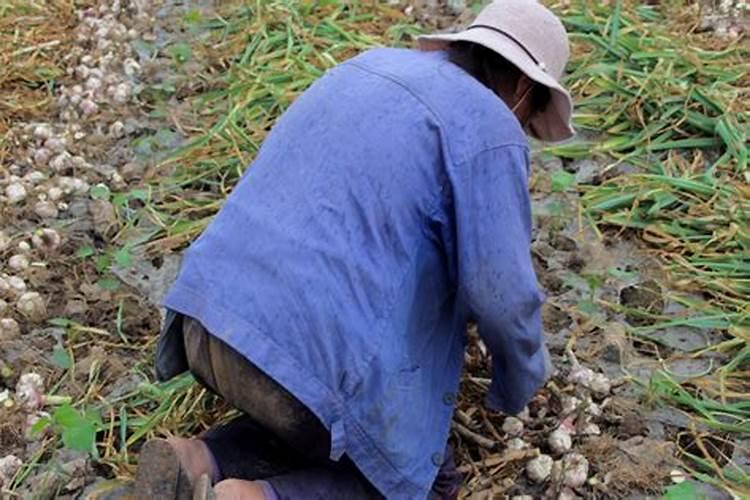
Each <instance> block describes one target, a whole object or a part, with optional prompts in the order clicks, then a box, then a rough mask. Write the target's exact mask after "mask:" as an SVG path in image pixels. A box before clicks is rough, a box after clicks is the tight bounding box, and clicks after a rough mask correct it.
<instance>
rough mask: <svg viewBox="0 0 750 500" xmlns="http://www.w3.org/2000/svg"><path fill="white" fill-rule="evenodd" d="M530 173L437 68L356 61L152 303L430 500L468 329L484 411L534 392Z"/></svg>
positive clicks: (484, 112)
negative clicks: (487, 357)
mask: <svg viewBox="0 0 750 500" xmlns="http://www.w3.org/2000/svg"><path fill="white" fill-rule="evenodd" d="M528 168H529V159H528V146H527V140H526V137H525V135H524V133H523V130H522V129H521V127H520V125H519V123H518V121H517V120H516V118H515V117H514V115H513V114H512V113H511V111H510V110H509V109H508V108H507V107H506V106H505V104H504V103H503V102H502V101H501V100H500V99H499V98H498V97H496V96H495V95H494V94H493V93H492V92H490V90H488V89H487V88H485V87H484V86H483V85H481V84H480V83H479V82H478V81H477V80H475V79H474V78H472V77H471V76H469V75H468V74H467V73H465V72H464V71H463V70H461V69H460V68H459V67H457V66H455V65H453V64H452V63H450V62H449V61H448V60H447V58H446V54H445V53H443V52H432V53H424V52H418V51H413V50H405V49H375V50H371V51H368V52H366V53H364V54H362V55H360V56H358V57H355V58H354V59H351V60H349V61H348V62H345V63H343V64H341V65H339V66H337V67H336V68H334V69H332V70H330V71H328V72H327V73H326V74H325V76H323V77H322V78H320V79H319V80H318V81H317V82H316V83H315V84H314V85H312V87H311V88H310V89H308V90H307V91H306V92H305V93H304V94H303V95H302V96H300V97H299V98H298V99H297V100H296V101H295V102H294V104H293V105H292V106H291V107H290V108H289V109H288V110H287V111H286V113H285V114H284V115H283V116H282V117H281V118H280V120H279V121H278V123H277V124H276V126H275V127H274V128H273V130H272V131H271V133H270V134H269V136H268V138H267V139H266V140H265V142H264V144H263V146H262V147H261V149H260V151H259V153H258V155H257V157H256V159H255V161H254V162H253V163H252V165H251V166H250V167H249V168H248V170H247V171H246V173H245V175H244V176H243V178H242V179H241V181H240V182H239V184H238V185H237V186H236V188H235V189H234V191H233V192H232V193H231V195H230V196H229V198H228V199H227V200H226V203H225V204H224V206H223V208H222V209H221V211H220V212H219V214H218V215H217V216H216V218H215V219H214V220H213V222H212V223H211V224H210V225H209V227H208V228H207V229H206V230H205V232H204V233H203V234H202V235H201V236H200V238H198V239H197V240H196V241H195V242H194V243H193V244H192V245H191V246H190V248H189V249H188V251H187V253H186V255H185V258H184V261H183V265H182V268H181V271H180V274H179V277H178V279H177V280H176V282H175V283H174V286H173V287H172V289H171V290H170V292H169V293H168V295H167V297H166V299H165V301H164V305H165V306H166V307H168V308H169V309H172V310H174V311H177V312H180V313H183V314H186V315H189V316H192V317H194V318H196V319H198V320H199V321H200V322H201V323H203V325H204V326H205V327H206V328H207V329H208V330H209V331H210V332H211V333H212V334H213V335H216V336H218V337H219V338H221V339H222V340H223V341H225V342H226V343H228V344H229V345H230V346H232V347H233V348H234V349H236V350H238V351H239V352H240V353H242V354H243V355H244V356H245V357H246V358H247V359H248V360H250V361H251V362H253V363H254V364H255V365H257V366H258V367H260V368H261V369H262V370H263V371H265V372H266V373H267V374H268V375H270V376H271V377H272V378H274V379H275V380H276V381H278V382H279V383H280V384H281V385H283V386H284V387H285V388H286V389H287V390H289V391H290V392H291V393H292V394H294V395H295V396H296V397H297V398H298V399H299V400H301V401H302V402H303V403H304V404H305V405H306V406H308V407H309V408H310V409H311V410H312V411H313V412H314V413H315V414H316V415H317V416H318V417H319V418H320V420H321V421H322V422H323V423H324V425H325V426H326V427H327V428H328V429H329V430H330V432H331V456H332V458H334V459H337V458H339V457H340V456H341V455H342V454H344V453H346V454H347V455H348V456H349V457H350V458H351V459H352V460H353V461H354V463H355V464H356V465H357V466H358V467H359V469H360V470H361V471H362V472H363V473H364V475H365V476H366V477H367V478H368V479H369V480H370V481H371V482H372V483H373V485H374V486H375V487H377V488H378V489H379V490H380V491H381V492H382V493H383V494H384V495H386V496H387V497H388V498H424V497H426V495H427V493H428V491H429V489H430V486H431V484H432V482H433V480H434V478H435V475H436V472H437V470H438V468H439V466H440V464H441V463H442V456H441V452H442V451H443V450H444V447H445V443H446V440H447V438H448V433H449V427H450V421H451V415H452V412H453V407H454V404H455V401H456V392H457V390H458V386H459V375H460V372H461V367H462V361H463V356H464V348H465V345H466V336H465V330H466V328H465V327H466V323H467V320H472V319H473V320H476V321H477V324H478V328H479V332H480V335H481V337H482V338H483V340H484V342H485V343H486V345H487V348H488V350H489V351H490V352H491V354H492V385H491V387H490V391H489V394H488V404H489V405H490V406H491V407H492V408H496V409H501V410H504V411H506V412H510V413H513V412H517V411H519V410H521V408H522V407H523V405H524V404H525V403H526V402H527V400H528V399H529V398H530V397H531V396H532V394H533V393H534V392H535V390H536V389H537V388H538V387H539V385H540V383H541V382H542V378H543V371H544V362H543V349H542V344H541V335H540V305H541V303H542V296H541V294H540V292H539V290H538V287H537V281H536V278H535V275H534V271H533V269H532V265H531V260H530V253H529V245H530V238H531V227H530V225H531V215H530V203H529V195H528V186H527V175H528ZM238 383H241V381H238Z"/></svg>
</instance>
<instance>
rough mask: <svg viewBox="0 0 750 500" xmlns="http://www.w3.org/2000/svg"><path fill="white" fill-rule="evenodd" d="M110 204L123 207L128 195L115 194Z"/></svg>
mask: <svg viewBox="0 0 750 500" xmlns="http://www.w3.org/2000/svg"><path fill="white" fill-rule="evenodd" d="M112 204H113V205H115V206H117V207H122V208H125V207H127V206H128V197H127V196H125V195H124V194H121V193H120V194H116V195H114V196H113V197H112Z"/></svg>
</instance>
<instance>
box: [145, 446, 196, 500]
mask: <svg viewBox="0 0 750 500" xmlns="http://www.w3.org/2000/svg"><path fill="white" fill-rule="evenodd" d="M135 495H136V498H143V499H148V500H192V497H193V495H192V488H191V486H190V481H189V479H188V476H187V474H186V473H185V471H184V470H183V469H182V467H181V466H180V460H179V458H177V454H176V453H175V451H174V448H172V446H171V445H170V444H169V443H168V442H167V441H166V440H164V439H154V440H152V441H148V442H147V443H146V444H145V445H143V448H142V449H141V453H140V454H139V456H138V471H137V472H136V475H135Z"/></svg>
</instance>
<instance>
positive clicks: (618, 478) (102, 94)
mask: <svg viewBox="0 0 750 500" xmlns="http://www.w3.org/2000/svg"><path fill="white" fill-rule="evenodd" d="M399 8H402V9H404V10H405V12H407V13H408V14H409V15H410V16H413V17H414V18H415V19H417V20H419V21H420V22H421V23H423V24H424V25H426V26H432V27H434V28H436V29H441V30H442V29H448V28H454V29H455V28H456V27H457V26H460V25H462V24H465V23H467V22H468V21H469V20H470V19H471V18H472V16H473V11H472V9H471V8H470V7H469V6H466V5H465V3H464V2H457V1H454V2H447V3H444V2H437V1H434V0H425V1H417V2H411V3H410V4H409V5H400V6H399ZM191 9H198V10H199V11H200V12H202V13H203V15H205V16H210V15H211V12H212V9H213V5H212V3H211V2H188V3H186V2H174V3H173V2H141V1H136V0H132V1H129V2H128V1H123V2H119V1H117V0H116V1H114V2H99V3H96V4H92V5H91V6H89V7H86V8H81V9H80V12H79V18H78V24H77V26H76V27H75V30H74V33H75V35H74V36H75V43H74V44H73V48H72V50H71V51H70V53H69V55H68V56H67V60H68V67H69V71H68V74H67V75H66V77H65V78H63V83H62V84H61V85H60V87H59V88H57V89H56V91H55V92H56V96H57V101H56V102H55V104H54V105H53V106H51V107H50V109H49V110H48V114H47V116H46V119H45V120H44V121H35V122H29V123H23V122H19V123H16V124H14V126H13V129H12V131H11V133H10V137H11V141H12V144H13V148H12V154H11V158H8V159H3V163H2V164H1V165H0V193H2V194H0V262H1V263H2V266H3V267H2V272H1V273H0V285H2V286H0V321H2V323H0V326H1V327H0V459H3V460H5V459H7V457H9V456H11V455H12V456H13V457H16V458H17V459H18V462H19V463H15V462H13V461H12V460H10V459H7V460H5V461H4V462H2V463H0V483H2V482H3V481H5V485H4V486H3V487H4V488H5V491H6V492H8V495H14V496H18V497H25V496H29V495H31V494H32V492H33V493H34V495H35V496H37V497H48V498H50V497H54V496H58V497H61V498H74V497H81V496H83V497H86V498H102V497H106V494H103V493H101V491H109V489H108V485H109V484H110V483H106V481H107V480H110V479H114V478H117V477H127V476H128V475H129V474H132V471H133V468H132V465H130V464H120V465H114V464H112V463H108V464H102V463H101V462H99V461H97V460H92V459H91V458H90V457H89V456H88V455H87V454H85V453H76V452H70V451H65V450H55V451H52V449H51V447H50V446H49V442H50V439H51V437H50V436H49V434H45V433H36V434H35V433H33V432H32V427H33V424H34V422H35V421H37V420H38V419H40V418H45V417H47V416H49V414H50V413H52V412H54V410H55V406H54V404H52V403H50V401H45V399H44V397H43V395H44V394H51V393H54V394H63V395H66V396H70V398H71V399H72V400H73V401H81V400H83V401H95V400H97V399H99V398H108V397H112V396H113V395H117V394H124V393H126V392H128V391H130V390H132V389H133V388H136V387H138V385H139V384H141V383H143V382H147V381H148V380H150V379H152V371H151V368H150V366H151V359H152V353H153V346H154V340H155V334H156V332H158V330H159V325H160V319H161V318H160V312H159V310H158V308H157V306H156V304H158V301H159V299H160V298H161V296H162V295H163V293H164V291H165V289H166V287H167V286H168V285H169V283H170V281H171V280H172V279H173V277H174V275H175V273H176V270H177V267H178V265H179V255H171V254H166V255H158V256H154V255H153V254H146V253H144V252H139V251H138V250H137V249H134V250H133V251H132V253H130V254H128V256H127V258H126V257H125V256H122V257H121V259H122V260H121V261H120V262H116V263H115V264H116V265H115V266H114V267H113V268H112V269H113V270H112V274H108V273H107V272H105V269H108V268H109V265H110V264H111V262H108V261H106V259H108V258H109V257H107V256H106V252H105V249H106V248H107V246H108V245H109V244H110V243H112V242H115V243H117V244H120V245H122V244H123V243H126V242H133V243H135V242H137V241H138V240H139V238H143V236H144V234H148V231H149V230H150V229H153V227H154V226H153V224H154V222H153V221H151V223H150V224H151V225H149V222H148V221H145V220H139V221H138V222H137V223H133V224H130V222H131V221H130V220H129V219H128V218H127V217H128V214H130V213H134V212H135V211H137V210H138V209H140V208H142V207H143V206H144V205H145V204H146V203H147V198H146V196H145V195H144V194H143V193H144V192H145V188H146V186H147V183H148V182H149V181H150V180H151V178H152V176H153V175H154V171H153V166H154V165H155V163H156V162H158V161H159V159H160V157H161V155H163V154H164V153H165V152H166V151H168V150H170V149H171V148H174V147H176V146H178V145H179V144H180V143H181V141H182V140H184V138H185V137H187V136H188V135H189V134H190V130H189V128H186V127H184V126H183V125H182V124H184V123H185V121H183V120H182V118H183V115H182V114H181V113H183V112H184V113H189V111H188V110H183V109H182V108H181V96H180V93H179V92H178V93H175V92H173V91H170V89H175V88H183V89H188V92H189V91H191V88H190V86H191V85H194V86H198V85H201V84H202V83H201V82H200V81H197V80H195V81H194V80H193V77H194V76H195V75H197V74H198V73H199V72H200V70H201V69H202V68H203V67H204V66H203V65H205V64H207V62H206V61H202V60H201V59H200V58H199V57H196V58H191V60H190V61H187V62H185V61H182V63H181V64H176V62H175V59H176V58H177V59H179V58H180V51H179V50H176V49H175V50H172V51H171V52H170V51H169V50H167V49H168V48H169V47H172V48H174V47H182V49H181V50H185V49H184V47H185V45H186V44H190V43H195V42H194V39H195V38H196V37H197V38H198V39H199V38H200V33H198V34H196V33H194V32H187V31H184V30H181V29H179V28H176V27H175V26H179V25H180V24H179V23H176V22H175V20H177V19H181V18H182V17H184V16H185V15H186V13H188V12H189V11H190V10H191ZM717 16H718V14H717ZM717 19H719V18H718V17H717V18H711V19H709V20H708V21H707V23H706V29H716V30H717V31H720V27H721V26H724V28H723V29H724V30H725V31H726V32H731V29H732V26H734V24H732V22H733V21H726V16H725V17H723V18H721V19H724V20H725V21H726V23H725V24H726V25H725V24H721V23H719V21H717ZM725 21H721V22H725ZM711 23H713V24H711ZM717 23H718V24H717ZM712 26H713V27H712ZM193 53H194V54H197V53H198V52H197V51H194V52H193ZM192 90H195V89H194V88H193V89H192ZM188 122H189V120H188ZM602 167H603V164H602V163H597V162H592V161H590V160H584V161H577V162H563V161H561V160H560V159H558V158H551V157H545V156H544V155H541V154H537V155H536V156H535V158H534V177H533V179H532V183H531V184H532V186H533V202H534V213H535V222H536V229H535V240H534V244H533V248H532V251H533V256H534V261H535V265H536V268H537V272H538V275H539V280H540V282H541V284H542V286H543V287H544V289H545V291H546V293H547V296H548V302H547V304H546V305H545V307H544V315H543V319H544V327H545V331H546V334H547V340H548V344H549V346H550V350H551V353H552V355H553V359H554V364H555V366H556V367H557V373H556V374H555V376H554V377H553V379H552V380H551V381H550V383H549V384H547V386H546V387H545V388H544V389H543V390H542V391H540V393H539V394H538V395H537V396H536V398H535V399H534V401H532V403H531V404H530V405H529V407H528V408H527V410H525V411H524V412H523V413H522V414H521V415H519V416H506V415H501V414H492V413H489V412H487V411H485V410H484V409H483V406H482V397H483V394H484V392H485V391H486V388H487V382H488V381H487V377H488V373H489V370H488V367H489V359H488V356H487V353H486V349H484V347H483V346H482V345H481V343H480V342H479V341H478V340H476V338H475V339H474V341H473V343H472V345H471V347H470V349H469V352H468V353H467V357H466V359H467V371H466V376H465V377H464V381H463V386H462V387H463V391H462V394H461V396H460V399H459V409H458V411H457V414H456V420H455V424H454V433H453V438H452V439H453V441H454V442H455V445H456V447H457V450H458V456H459V458H460V467H461V470H462V471H463V472H464V473H465V474H466V478H467V480H466V484H465V490H464V493H463V495H465V496H466V497H470V498H489V497H492V495H507V496H510V497H515V498H528V497H525V496H524V495H531V496H532V497H534V498H537V497H540V496H548V497H555V498H574V497H576V496H583V497H633V498H635V497H642V496H643V495H646V494H658V493H659V492H660V491H661V490H662V488H663V486H664V485H667V484H670V474H672V476H674V471H675V470H679V463H678V462H677V461H676V460H675V455H676V446H677V444H680V445H681V446H683V447H685V446H690V443H687V442H684V443H680V442H679V440H680V439H681V436H683V434H682V433H683V431H684V430H686V429H687V427H688V426H689V425H690V422H689V420H688V419H687V418H686V417H685V416H684V415H682V414H681V413H680V412H678V411H676V410H673V409H670V408H664V407H658V406H649V405H646V404H645V403H644V401H645V392H644V391H645V387H646V385H645V384H647V382H648V378H649V376H650V375H651V373H653V371H654V370H656V369H659V368H663V367H664V364H665V363H667V366H669V368H670V369H671V370H672V372H673V373H676V374H680V373H682V374H683V375H689V374H690V373H696V372H699V371H700V370H701V369H702V368H703V366H704V365H705V364H706V363H710V362H712V360H711V359H705V360H704V359H688V358H687V356H683V355H684V354H686V353H687V352H689V351H691V350H694V349H696V348H698V347H700V346H703V345H706V344H707V343H708V338H707V335H709V334H710V332H705V331H700V330H693V329H687V328H681V329H674V330H672V331H668V332H666V333H664V332H662V333H661V334H660V335H659V338H658V339H656V338H648V336H644V337H639V338H632V337H629V336H628V335H626V329H625V328H624V325H626V324H627V325H633V326H638V325H641V324H644V322H646V321H648V317H649V315H658V314H663V313H665V312H674V311H675V310H677V309H678V308H679V306H678V305H677V304H674V303H672V302H671V301H670V299H669V296H668V293H666V290H667V286H668V285H667V280H666V278H665V276H663V275H662V273H661V271H660V266H659V263H658V261H656V260H655V259H654V258H653V257H652V256H651V255H650V254H649V253H648V252H647V251H646V249H645V248H643V247H642V246H641V244H640V243H639V242H638V241H637V240H636V239H634V238H632V236H631V235H629V234H627V233H620V234H605V235H603V236H600V235H598V234H597V233H596V232H595V231H594V230H593V228H591V227H588V226H587V225H586V224H585V223H584V222H582V221H581V218H580V217H579V216H578V204H577V196H578V195H577V193H576V191H575V190H573V189H571V190H563V191H558V190H557V189H553V186H552V185H551V182H550V179H551V178H552V176H553V175H554V174H555V173H557V172H560V171H567V172H569V173H572V174H574V175H575V176H576V178H577V180H578V182H580V183H594V182H597V176H598V175H599V174H598V172H600V171H601V170H602ZM92 188H93V189H92ZM115 192H121V193H130V194H131V195H129V196H127V197H125V198H124V199H123V198H122V197H120V198H119V199H118V198H117V197H116V196H114V195H113V193H115ZM123 228H125V229H123ZM134 248H136V247H134ZM607 305H615V306H619V307H614V308H613V307H607ZM52 318H65V321H57V322H53V323H52V324H51V323H50V322H49V320H50V319H52ZM71 336H72V338H71ZM474 337H476V336H475V335H474ZM665 360H666V361H665ZM30 374H37V375H38V376H39V379H36V378H34V377H32V376H30ZM634 381H640V383H635V382H634ZM24 383H26V385H24ZM28 383H31V385H32V386H33V387H32V393H33V391H36V392H37V393H39V394H40V395H41V396H42V397H38V398H34V397H31V398H29V397H26V398H21V397H20V396H21V395H22V393H23V394H26V392H24V391H27V389H26V386H27V385H28ZM34 384H36V385H34ZM3 394H5V395H4V396H3ZM50 399H52V398H50ZM718 438H720V436H719V437H718ZM718 438H717V443H722V442H723V441H721V439H718ZM717 446H718V445H717ZM721 451H723V452H724V454H727V455H729V456H731V455H732V450H728V449H724V450H721ZM29 463H36V464H38V465H35V466H33V467H30V468H28V469H26V473H25V474H26V478H25V480H24V481H19V480H18V475H16V474H15V471H16V470H18V468H19V466H22V464H29ZM3 467H6V469H3ZM14 475H15V477H16V480H15V482H13V491H12V493H11V492H10V489H9V488H10V486H9V484H10V482H11V479H12V478H13V477H14ZM82 492H85V494H83V495H82ZM712 494H716V495H718V493H716V492H712Z"/></svg>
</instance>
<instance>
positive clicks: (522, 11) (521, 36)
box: [417, 0, 575, 142]
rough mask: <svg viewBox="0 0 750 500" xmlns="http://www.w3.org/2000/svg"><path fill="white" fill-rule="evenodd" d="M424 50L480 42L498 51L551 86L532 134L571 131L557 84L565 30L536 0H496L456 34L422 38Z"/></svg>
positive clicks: (567, 102) (554, 137)
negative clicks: (543, 108)
mask: <svg viewBox="0 0 750 500" xmlns="http://www.w3.org/2000/svg"><path fill="white" fill-rule="evenodd" d="M417 41H418V44H419V48H420V49H422V50H441V49H444V48H446V47H447V46H448V45H449V44H450V43H451V42H456V41H466V42H474V43H477V44H479V45H483V46H484V47H487V48H488V49H490V50H492V51H494V52H496V53H498V54H500V55H501V56H503V57H504V58H505V59H507V60H508V61H509V62H511V63H512V64H514V65H515V66H516V67H518V69H520V70H521V71H522V72H523V73H525V74H526V76H528V77H529V78H530V79H532V80H534V81H535V82H538V83H540V84H542V85H545V86H547V87H548V88H549V89H550V95H551V100H550V103H549V105H548V106H547V108H546V109H545V110H544V112H542V113H539V114H537V115H536V116H535V117H534V118H532V120H531V123H530V129H531V131H532V135H534V136H536V137H537V138H539V139H541V140H543V141H550V142H555V141H562V140H565V139H569V138H570V137H572V136H573V135H574V134H575V131H574V130H573V127H572V126H571V123H570V120H571V115H572V113H573V100H572V99H571V98H570V94H568V91H567V90H565V89H564V88H563V86H562V85H560V78H561V77H562V75H563V72H564V70H565V64H566V63H567V62H568V57H569V56H570V49H569V47H568V34H567V33H566V32H565V28H564V27H563V25H562V23H561V22H560V20H559V19H558V18H557V17H556V16H555V15H554V14H553V13H552V12H551V11H549V10H548V9H547V8H546V7H544V6H543V5H542V4H540V3H538V2H537V1H536V0H495V1H494V2H492V3H491V4H489V5H488V6H487V7H485V8H484V9H483V10H482V12H480V13H479V15H478V16H477V18H476V19H475V20H474V22H473V23H471V25H470V26H469V27H468V28H467V29H465V30H464V31H461V32H459V33H453V34H438V35H425V36H420V37H419V38H418V39H417Z"/></svg>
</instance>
